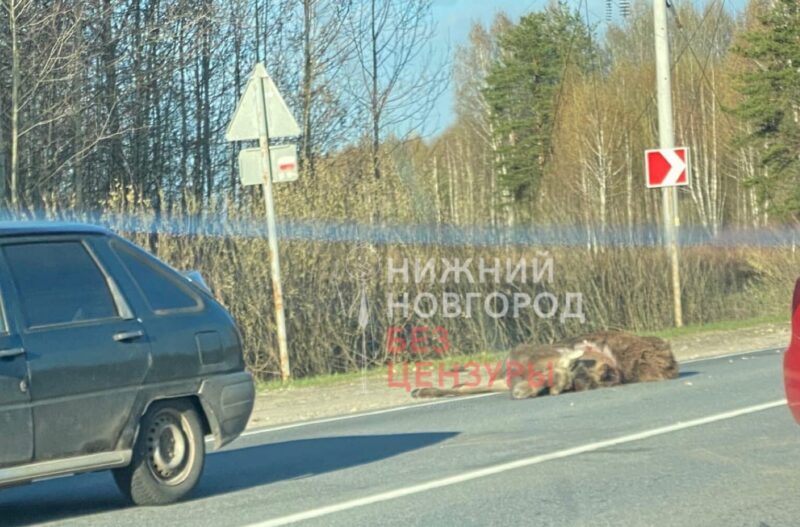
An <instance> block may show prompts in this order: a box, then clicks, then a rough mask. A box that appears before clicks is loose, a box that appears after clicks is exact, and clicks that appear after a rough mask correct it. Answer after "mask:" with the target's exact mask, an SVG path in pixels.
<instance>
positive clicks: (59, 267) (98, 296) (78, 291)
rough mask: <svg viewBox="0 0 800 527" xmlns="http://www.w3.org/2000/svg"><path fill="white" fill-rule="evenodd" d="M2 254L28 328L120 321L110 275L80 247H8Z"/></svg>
mask: <svg viewBox="0 0 800 527" xmlns="http://www.w3.org/2000/svg"><path fill="white" fill-rule="evenodd" d="M3 253H4V255H5V258H6V261H7V263H8V266H9V268H10V270H11V275H12V278H13V280H14V283H15V284H16V286H17V290H18V291H19V296H20V303H21V306H22V310H23V312H24V314H25V319H26V321H27V323H28V326H29V327H37V326H48V325H53V324H66V323H71V322H83V321H88V320H99V319H104V318H112V317H116V316H118V312H117V307H116V304H115V303H114V298H113V296H112V295H111V291H110V290H109V288H108V283H107V282H106V278H105V275H103V272H102V271H101V270H100V269H99V268H98V267H97V264H96V263H95V261H94V258H92V256H91V255H90V254H89V252H88V251H87V249H86V247H85V246H84V245H83V244H82V243H81V242H78V241H75V242H41V243H22V244H15V245H6V246H5V247H3Z"/></svg>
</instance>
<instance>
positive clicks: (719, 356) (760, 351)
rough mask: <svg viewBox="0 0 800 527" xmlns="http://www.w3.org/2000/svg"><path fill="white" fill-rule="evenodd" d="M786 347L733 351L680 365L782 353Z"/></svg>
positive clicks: (684, 361) (685, 361) (683, 362)
mask: <svg viewBox="0 0 800 527" xmlns="http://www.w3.org/2000/svg"><path fill="white" fill-rule="evenodd" d="M787 347H788V345H787V346H782V347H780V348H764V349H760V350H751V351H734V352H733V353H726V354H724V355H713V356H711V357H700V358H697V359H689V360H683V361H680V364H691V363H693V362H703V361H706V360H714V359H726V358H728V357H738V356H739V355H755V354H757V353H767V352H769V351H773V352H778V351H780V352H783V351H786V348H787Z"/></svg>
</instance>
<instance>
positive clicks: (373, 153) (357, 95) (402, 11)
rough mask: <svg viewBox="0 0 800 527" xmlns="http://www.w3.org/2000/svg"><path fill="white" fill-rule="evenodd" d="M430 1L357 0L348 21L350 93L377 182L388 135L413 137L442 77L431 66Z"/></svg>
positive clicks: (441, 84) (441, 86) (442, 71)
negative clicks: (362, 117) (352, 58)
mask: <svg viewBox="0 0 800 527" xmlns="http://www.w3.org/2000/svg"><path fill="white" fill-rule="evenodd" d="M433 32H434V24H433V20H432V17H431V2H430V0H360V1H359V2H358V3H357V4H356V7H355V9H354V10H353V14H352V16H351V18H350V34H351V36H352V39H353V47H354V52H355V71H354V74H353V76H352V79H351V81H352V82H351V92H352V93H353V95H354V99H355V102H356V103H357V105H358V107H359V109H360V110H362V111H363V112H364V115H366V120H367V122H368V135H369V138H370V164H371V171H372V175H373V176H374V177H375V179H380V177H381V144H382V141H383V139H384V138H385V137H386V135H387V134H388V133H392V134H395V135H397V136H400V137H409V136H411V135H412V134H413V133H415V132H417V133H418V132H419V131H420V130H421V129H422V128H423V126H424V124H425V122H426V121H427V119H428V117H429V116H430V114H431V110H432V108H433V105H434V103H435V102H436V99H437V98H438V96H439V95H440V94H441V93H442V92H443V90H445V89H446V78H447V77H446V75H447V72H446V71H445V69H444V68H443V67H437V65H436V64H434V62H433V53H432V51H431V49H430V47H429V45H428V44H429V41H430V39H431V37H432V36H433Z"/></svg>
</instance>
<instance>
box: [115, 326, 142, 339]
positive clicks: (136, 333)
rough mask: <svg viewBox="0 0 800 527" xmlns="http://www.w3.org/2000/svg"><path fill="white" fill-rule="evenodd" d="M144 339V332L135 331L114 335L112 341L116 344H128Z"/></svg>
mask: <svg viewBox="0 0 800 527" xmlns="http://www.w3.org/2000/svg"><path fill="white" fill-rule="evenodd" d="M142 337H144V331H142V330H141V329H137V330H135V331H123V332H122V333H117V334H116V335H114V340H115V341H117V342H128V341H130V340H136V339H140V338H142Z"/></svg>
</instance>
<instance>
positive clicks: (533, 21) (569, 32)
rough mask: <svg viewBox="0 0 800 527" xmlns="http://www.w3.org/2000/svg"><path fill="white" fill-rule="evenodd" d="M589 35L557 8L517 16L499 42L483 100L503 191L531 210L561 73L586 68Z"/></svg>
mask: <svg viewBox="0 0 800 527" xmlns="http://www.w3.org/2000/svg"><path fill="white" fill-rule="evenodd" d="M591 42H592V40H591V36H590V30H589V28H587V27H586V25H585V24H584V23H583V21H582V19H581V17H580V15H579V14H578V13H577V12H571V11H569V10H568V9H567V7H566V5H565V4H563V3H558V4H554V5H552V6H551V7H549V8H547V9H545V10H543V11H539V12H534V13H530V14H528V15H525V16H523V17H522V18H521V19H520V21H519V23H518V24H516V25H514V26H512V27H510V28H508V29H507V30H506V31H505V32H503V33H502V34H501V35H500V37H499V46H500V60H499V61H498V62H497V63H496V64H494V65H493V67H492V68H491V70H490V72H489V75H488V76H487V79H486V88H485V97H486V101H487V103H488V104H489V108H490V115H491V117H490V120H491V123H492V131H493V136H494V140H495V142H496V144H497V150H496V151H497V159H496V160H495V161H496V162H497V163H498V173H499V174H500V184H501V187H502V188H503V190H506V191H508V192H510V194H511V196H512V197H513V199H514V201H515V202H516V203H517V204H520V203H525V202H527V203H528V204H529V205H530V207H531V210H533V208H534V207H535V204H534V202H535V199H536V196H537V190H538V187H539V182H540V180H541V178H542V175H543V172H544V170H545V167H546V164H547V160H548V157H549V155H550V149H551V137H552V135H553V127H554V122H555V119H556V114H557V112H558V104H559V95H560V94H561V93H562V90H561V87H562V82H563V80H564V78H565V75H566V73H567V72H568V71H569V70H570V69H571V68H574V67H578V68H579V69H581V70H585V69H586V68H587V67H588V65H589V64H590V63H591V53H592V52H593V51H592V44H591Z"/></svg>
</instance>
